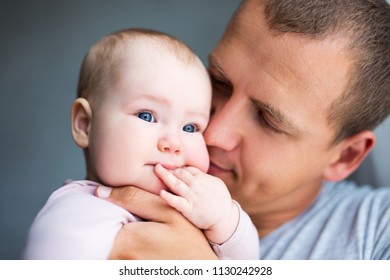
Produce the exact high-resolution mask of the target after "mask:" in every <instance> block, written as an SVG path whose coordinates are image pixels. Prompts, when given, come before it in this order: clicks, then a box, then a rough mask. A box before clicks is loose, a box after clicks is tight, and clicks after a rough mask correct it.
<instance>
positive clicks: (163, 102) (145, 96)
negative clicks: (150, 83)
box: [131, 93, 169, 106]
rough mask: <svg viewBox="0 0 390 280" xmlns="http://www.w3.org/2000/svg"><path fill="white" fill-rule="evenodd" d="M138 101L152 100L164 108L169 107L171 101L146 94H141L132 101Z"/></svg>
mask: <svg viewBox="0 0 390 280" xmlns="http://www.w3.org/2000/svg"><path fill="white" fill-rule="evenodd" d="M137 99H138V100H139V99H145V100H150V101H153V102H156V103H159V104H161V105H163V106H169V101H168V100H167V99H166V98H165V97H163V96H156V95H152V94H147V93H144V94H140V95H137V96H133V97H132V99H131V100H137Z"/></svg>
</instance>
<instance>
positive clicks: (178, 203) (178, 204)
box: [160, 190, 190, 216]
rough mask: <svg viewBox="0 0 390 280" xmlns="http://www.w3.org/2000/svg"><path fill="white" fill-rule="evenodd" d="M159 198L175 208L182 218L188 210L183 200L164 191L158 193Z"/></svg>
mask: <svg viewBox="0 0 390 280" xmlns="http://www.w3.org/2000/svg"><path fill="white" fill-rule="evenodd" d="M160 197H161V198H162V199H163V200H165V202H166V203H168V205H170V206H171V207H173V208H175V209H176V210H177V211H179V212H181V213H182V214H183V215H184V216H185V215H186V213H187V212H188V210H189V208H190V204H189V203H188V201H187V200H186V199H185V198H182V197H180V196H177V195H174V194H171V193H169V192H167V191H166V190H161V191H160Z"/></svg>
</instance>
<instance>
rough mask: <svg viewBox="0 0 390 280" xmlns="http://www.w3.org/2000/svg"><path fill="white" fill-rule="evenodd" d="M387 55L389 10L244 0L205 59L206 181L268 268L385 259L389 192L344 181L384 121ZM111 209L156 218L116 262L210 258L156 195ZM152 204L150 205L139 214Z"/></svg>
mask: <svg viewBox="0 0 390 280" xmlns="http://www.w3.org/2000/svg"><path fill="white" fill-rule="evenodd" d="M389 46H390V8H389V5H388V4H387V3H386V1H384V0H383V1H381V0H371V1H369V0H367V1H356V0H343V1H340V0H330V1H318V0H313V1H305V0H295V1H293V0H291V1H288V0H286V1H272V0H268V1H267V0H247V1H244V2H243V4H242V5H241V6H240V8H239V9H238V11H237V12H236V14H235V15H234V17H233V19H232V20H231V22H230V24H229V26H228V28H227V30H226V32H225V34H224V36H223V38H222V40H221V42H220V43H219V44H218V46H217V47H216V48H215V50H214V51H213V53H212V54H211V55H210V59H209V62H210V65H209V69H210V75H211V79H212V82H213V108H212V112H211V115H212V117H211V122H210V124H209V127H208V129H207V130H206V132H205V139H206V142H207V144H208V147H209V153H210V163H211V165H210V169H209V173H210V174H212V175H214V176H218V177H219V178H221V179H222V180H223V181H224V182H225V183H226V184H227V186H228V188H229V190H230V192H231V194H232V197H233V198H234V199H235V200H237V201H238V202H239V203H240V204H241V206H242V208H243V209H244V210H245V211H247V212H248V214H249V215H250V216H251V218H252V220H253V222H254V224H255V225H256V227H257V229H258V231H259V237H260V246H261V247H260V248H261V258H264V259H390V189H389V188H383V189H380V190H377V191H375V190H372V189H370V188H357V187H356V186H355V185H354V184H352V183H347V182H342V180H343V179H345V178H346V177H347V176H348V175H350V174H351V173H352V172H353V171H354V170H356V168H357V167H358V166H359V165H360V164H361V162H362V161H363V159H364V158H365V157H366V156H367V155H368V153H369V152H370V151H371V150H372V148H373V147H374V145H375V142H376V136H375V134H374V132H373V129H374V128H375V127H376V126H377V125H378V124H379V123H380V122H382V121H383V120H384V119H385V118H386V117H387V115H388V114H389V111H390V92H389V91H390V47H389ZM332 182H339V183H332ZM108 199H109V200H111V201H112V202H114V203H118V204H120V205H121V206H123V207H125V208H126V209H128V210H129V211H132V212H134V213H135V214H138V215H139V216H141V217H143V218H145V219H147V220H151V222H149V223H139V224H138V225H137V224H134V225H131V226H128V227H124V228H123V230H122V232H121V233H120V234H118V236H117V240H116V243H115V245H114V247H113V250H112V254H111V257H112V258H140V259H148V258H153V259H156V258H163V259H166V258H169V259H172V258H173V259H179V258H185V259H191V258H195V259H198V258H199V259H201V258H215V256H214V255H213V254H212V252H211V250H210V249H209V248H208V245H207V244H206V242H205V241H204V238H203V236H202V234H201V232H200V231H198V230H196V229H194V227H193V226H192V225H191V224H189V223H188V222H187V221H186V220H185V219H183V218H182V217H181V216H180V214H178V213H175V212H174V211H173V210H168V211H167V212H164V213H167V214H164V215H163V216H161V215H160V213H162V212H163V211H161V209H163V208H164V209H165V208H168V207H167V206H166V205H165V204H164V203H163V202H161V200H160V199H159V198H158V197H157V196H152V195H150V194H148V193H144V192H140V191H138V190H137V189H135V188H131V187H127V188H123V189H121V190H115V191H113V192H112V193H111V196H110V197H109V198H108ZM146 200H147V201H154V205H155V207H152V208H149V209H143V211H142V212H140V211H138V212H135V211H134V210H135V209H136V208H142V207H138V206H137V205H139V204H142V203H144V202H145V201H146ZM131 227H134V228H131ZM155 228H158V231H159V232H160V234H159V235H158V236H156V235H154V234H153V232H157V231H155V230H154V229H155ZM140 232H142V235H140ZM165 233H166V234H165ZM183 244H186V246H185V247H184V248H186V250H183V249H180V246H182V245H183Z"/></svg>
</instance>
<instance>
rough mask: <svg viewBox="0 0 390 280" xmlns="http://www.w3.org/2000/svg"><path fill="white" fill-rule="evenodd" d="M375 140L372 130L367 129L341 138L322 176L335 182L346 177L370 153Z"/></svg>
mask: <svg viewBox="0 0 390 280" xmlns="http://www.w3.org/2000/svg"><path fill="white" fill-rule="evenodd" d="M375 142H376V136H375V134H374V132H373V131H368V130H365V131H362V132H360V133H358V134H356V135H353V136H351V137H349V138H346V139H344V140H342V141H341V142H340V143H339V144H337V146H336V153H335V157H334V160H333V161H332V162H331V163H330V165H329V166H328V167H327V168H326V169H325V170H324V173H323V175H324V178H325V179H327V180H329V181H334V182H335V181H340V180H343V179H345V178H346V177H348V176H349V175H350V174H351V173H352V172H353V171H355V170H356V169H357V168H358V167H359V165H360V164H361V163H362V162H363V160H364V159H365V158H366V156H367V155H368V154H369V153H370V151H371V150H372V148H373V147H374V146H375Z"/></svg>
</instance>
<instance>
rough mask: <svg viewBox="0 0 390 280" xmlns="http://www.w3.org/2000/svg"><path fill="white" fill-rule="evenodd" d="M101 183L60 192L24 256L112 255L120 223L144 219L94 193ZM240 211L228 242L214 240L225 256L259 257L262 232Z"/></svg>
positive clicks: (34, 228)
mask: <svg viewBox="0 0 390 280" xmlns="http://www.w3.org/2000/svg"><path fill="white" fill-rule="evenodd" d="M98 186H99V184H97V183H95V182H91V181H74V182H71V183H69V184H67V185H65V186H63V187H62V188H60V189H58V190H57V191H55V192H54V193H53V194H52V195H51V196H50V197H49V199H48V201H47V202H46V204H45V206H44V207H43V208H42V209H41V211H40V212H39V213H38V215H37V217H36V218H35V220H34V222H33V224H32V226H31V228H30V230H29V233H28V236H27V244H26V247H25V250H24V253H23V259H74V260H80V259H90V260H93V259H107V258H108V256H109V254H110V251H111V248H112V246H113V243H114V240H115V236H116V235H117V233H118V232H119V230H120V229H121V227H122V226H123V225H124V224H127V223H130V222H137V221H140V220H141V219H140V218H139V217H137V216H135V215H132V214H131V213H129V212H128V211H127V210H125V209H123V208H121V207H119V206H117V205H115V204H113V203H111V202H108V201H105V200H103V199H100V198H98V197H96V196H94V192H95V190H96V188H97V187H98ZM145 207H147V206H145ZM239 209H240V222H239V225H238V226H237V229H236V231H235V232H234V234H233V235H232V236H231V237H230V239H229V240H227V241H226V242H225V243H223V244H220V245H218V244H211V245H212V247H213V249H214V251H215V253H216V254H217V256H218V257H219V258H220V259H258V258H259V239H258V235H257V230H256V228H255V227H254V225H253V224H252V222H251V220H250V218H249V216H248V215H247V214H246V213H245V212H244V211H242V210H241V207H239Z"/></svg>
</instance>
